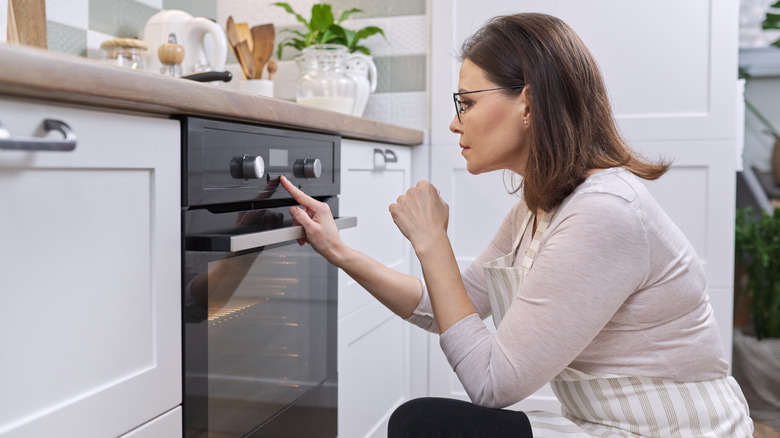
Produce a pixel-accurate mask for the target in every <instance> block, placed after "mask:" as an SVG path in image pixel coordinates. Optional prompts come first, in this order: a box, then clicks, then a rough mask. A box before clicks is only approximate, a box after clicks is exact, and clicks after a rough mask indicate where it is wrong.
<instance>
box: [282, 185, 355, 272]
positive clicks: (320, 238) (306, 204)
mask: <svg viewBox="0 0 780 438" xmlns="http://www.w3.org/2000/svg"><path fill="white" fill-rule="evenodd" d="M280 180H281V183H282V187H284V188H285V190H287V191H288V192H289V193H290V195H292V197H293V199H295V202H297V203H298V204H300V205H301V207H290V216H292V219H293V223H294V224H296V225H300V226H302V227H303V229H304V231H305V232H306V237H304V238H302V239H298V244H299V245H303V244H305V243H307V242H308V243H309V244H310V245H311V246H312V248H314V250H315V251H317V253H319V254H320V255H322V256H323V257H325V258H326V259H327V260H328V261H329V262H331V263H332V264H334V265H336V266H339V264H338V260H339V256H340V255H341V254H343V253H344V249H345V247H346V246H345V245H344V241H342V240H341V235H339V230H338V227H336V222H335V221H334V220H333V214H332V213H331V211H330V207H329V206H328V204H325V203H324V202H320V201H317V200H316V199H314V198H312V197H310V196H309V195H307V194H306V193H304V192H303V191H301V190H300V189H299V188H298V187H295V185H294V184H293V183H291V182H290V181H289V180H288V179H287V178H285V177H284V176H282V177H280Z"/></svg>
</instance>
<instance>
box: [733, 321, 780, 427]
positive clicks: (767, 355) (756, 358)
mask: <svg viewBox="0 0 780 438" xmlns="http://www.w3.org/2000/svg"><path fill="white" fill-rule="evenodd" d="M732 371H733V375H734V378H735V379H736V380H737V382H738V383H739V386H740V387H741V388H742V392H743V393H744V394H745V399H746V400H747V402H748V406H749V407H750V416H751V417H753V418H754V419H756V420H758V421H762V422H765V423H768V424H769V425H770V426H772V427H773V428H774V429H775V430H780V339H761V340H758V339H757V338H756V337H755V335H754V331H753V330H752V327H742V328H738V329H735V330H734V358H733V370H732Z"/></svg>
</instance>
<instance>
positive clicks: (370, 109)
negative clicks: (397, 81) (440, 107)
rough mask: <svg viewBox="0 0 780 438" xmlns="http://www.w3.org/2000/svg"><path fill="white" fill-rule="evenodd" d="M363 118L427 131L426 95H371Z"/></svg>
mask: <svg viewBox="0 0 780 438" xmlns="http://www.w3.org/2000/svg"><path fill="white" fill-rule="evenodd" d="M363 117H365V118H367V119H371V120H378V121H380V122H385V123H390V124H393V125H398V126H403V127H406V128H412V129H419V130H423V131H424V130H426V129H428V93H426V92H424V91H419V92H410V93H377V94H372V95H371V97H370V98H369V99H368V104H367V105H366V110H365V111H364V112H363Z"/></svg>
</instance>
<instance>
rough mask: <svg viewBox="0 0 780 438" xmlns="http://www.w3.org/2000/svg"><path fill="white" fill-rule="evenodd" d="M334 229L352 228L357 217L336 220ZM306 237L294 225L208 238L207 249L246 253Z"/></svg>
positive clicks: (355, 224)
mask: <svg viewBox="0 0 780 438" xmlns="http://www.w3.org/2000/svg"><path fill="white" fill-rule="evenodd" d="M335 221H336V227H337V228H338V229H339V230H343V229H346V228H354V227H356V226H357V217H354V216H351V217H340V218H336V219H335ZM305 236H306V233H305V232H304V231H303V227H302V226H300V225H295V226H292V227H286V228H278V229H275V230H268V231H261V232H259V233H249V234H239V235H235V236H219V237H217V236H210V237H208V239H209V240H210V244H209V245H208V247H210V248H213V249H212V250H213V251H220V250H224V249H226V250H228V251H232V252H239V251H246V250H250V249H257V248H262V247H264V246H268V245H275V244H277V243H284V242H290V241H293V240H297V239H301V238H303V237H305ZM201 238H203V237H201Z"/></svg>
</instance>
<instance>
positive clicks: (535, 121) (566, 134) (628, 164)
mask: <svg viewBox="0 0 780 438" xmlns="http://www.w3.org/2000/svg"><path fill="white" fill-rule="evenodd" d="M460 58H461V61H463V60H465V59H468V60H470V61H471V62H473V63H474V64H475V65H477V66H478V67H479V68H481V69H482V70H484V72H485V75H486V77H487V79H489V80H490V81H491V82H494V83H495V84H497V85H498V86H501V87H509V86H513V85H517V84H518V82H519V83H524V84H526V87H525V92H526V98H527V101H528V104H529V106H530V107H531V117H530V134H531V135H530V136H529V152H528V162H527V163H526V168H525V173H524V175H523V180H522V182H521V183H520V186H519V187H517V188H516V190H515V192H517V191H519V190H520V189H523V198H524V199H525V202H526V204H527V205H528V207H529V208H530V209H531V211H536V210H537V209H539V208H541V209H543V210H550V209H552V208H554V207H555V206H557V205H558V204H560V203H561V201H563V199H564V198H566V197H567V196H569V195H570V194H571V193H572V192H573V191H574V189H575V188H576V187H577V186H578V185H580V184H581V183H582V182H583V181H584V180H585V178H586V177H587V172H588V171H589V170H590V169H595V168H609V167H623V168H625V169H627V170H629V171H631V172H632V173H634V174H635V175H637V176H639V177H641V178H644V179H656V178H658V177H660V176H661V175H663V174H664V173H665V172H666V171H667V170H668V169H669V163H668V162H665V161H661V162H658V163H651V162H649V161H647V160H645V159H643V158H642V157H640V156H638V155H637V154H636V152H634V151H632V150H631V148H630V147H629V146H628V145H627V144H626V143H625V141H624V140H623V139H622V137H621V136H620V134H619V133H618V130H617V127H616V126H615V121H614V118H613V115H612V109H611V106H610V103H609V97H608V96H607V90H606V87H605V86H604V81H603V79H602V76H601V72H600V70H599V68H598V65H597V64H596V61H595V59H594V58H593V56H592V55H591V53H590V51H589V50H588V48H587V47H586V46H585V44H584V43H583V42H582V40H581V39H580V38H579V36H578V35H577V34H576V33H575V32H574V30H573V29H572V28H571V27H569V26H568V25H567V24H566V23H564V22H563V21H562V20H560V19H558V18H555V17H553V16H550V15H545V14H538V13H523V14H516V15H506V16H499V17H495V18H492V19H491V20H489V21H488V22H487V23H486V24H485V25H484V26H483V27H482V28H481V29H480V30H478V31H477V32H476V33H475V34H474V35H472V36H471V37H470V38H469V39H467V40H466V41H465V42H464V43H463V46H462V48H461V52H460ZM504 92H505V93H509V94H519V93H520V90H517V89H515V90H505V91H504ZM519 123H520V121H519V120H518V124H519Z"/></svg>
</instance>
